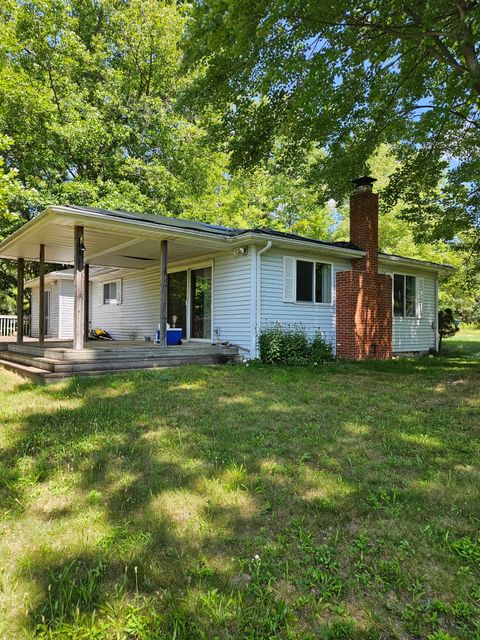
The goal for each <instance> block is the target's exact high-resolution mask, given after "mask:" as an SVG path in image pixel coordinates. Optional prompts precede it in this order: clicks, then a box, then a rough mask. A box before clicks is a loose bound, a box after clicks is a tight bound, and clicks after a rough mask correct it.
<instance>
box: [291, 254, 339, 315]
mask: <svg viewBox="0 0 480 640" xmlns="http://www.w3.org/2000/svg"><path fill="white" fill-rule="evenodd" d="M296 301H297V302H319V303H327V304H329V303H331V301H332V265H331V264H328V263H324V262H313V261H310V260H297V261H296Z"/></svg>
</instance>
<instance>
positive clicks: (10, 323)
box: [0, 316, 30, 337]
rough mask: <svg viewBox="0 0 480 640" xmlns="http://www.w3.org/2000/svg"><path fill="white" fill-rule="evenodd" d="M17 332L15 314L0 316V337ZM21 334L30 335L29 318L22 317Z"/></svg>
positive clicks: (13, 334)
mask: <svg viewBox="0 0 480 640" xmlns="http://www.w3.org/2000/svg"><path fill="white" fill-rule="evenodd" d="M16 334H17V316H0V337H9V336H15V335H16ZM23 335H25V336H28V335H30V318H29V317H28V316H26V317H25V318H24V319H23Z"/></svg>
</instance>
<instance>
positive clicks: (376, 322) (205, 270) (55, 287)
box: [0, 177, 452, 359]
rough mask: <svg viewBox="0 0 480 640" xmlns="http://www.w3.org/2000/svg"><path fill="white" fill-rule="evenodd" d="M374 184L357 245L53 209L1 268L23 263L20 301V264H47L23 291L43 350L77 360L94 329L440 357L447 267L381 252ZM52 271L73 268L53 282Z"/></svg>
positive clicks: (368, 187)
mask: <svg viewBox="0 0 480 640" xmlns="http://www.w3.org/2000/svg"><path fill="white" fill-rule="evenodd" d="M373 182H374V179H373V178H370V177H363V178H360V179H358V180H355V181H354V184H355V191H354V193H353V195H352V196H351V200H350V241H349V242H324V241H321V240H314V239H311V238H305V237H301V236H298V235H294V234H289V233H281V232H277V231H274V230H271V229H265V228H256V229H234V228H227V227H223V226H218V225H212V224H206V223H201V222H196V221H191V220H184V219H179V218H170V217H162V216H156V215H146V214H135V213H127V212H119V211H107V210H101V209H92V208H88V207H78V206H51V207H48V208H47V209H46V210H45V211H44V212H42V213H41V214H39V215H38V216H37V217H36V218H34V219H33V220H32V221H30V222H29V223H27V224H26V225H24V226H23V227H22V228H21V229H20V230H18V231H17V232H15V233H14V234H12V235H11V236H10V237H9V238H7V239H6V240H5V241H4V242H2V243H1V244H0V257H2V258H9V259H16V260H18V265H19V269H18V273H19V276H18V278H19V298H20V299H21V297H22V296H23V268H24V266H23V265H24V260H40V265H41V267H40V271H41V276H40V277H39V278H38V279H36V280H35V281H31V282H29V283H27V286H29V287H31V288H32V325H33V326H34V327H35V329H34V331H33V335H34V336H38V338H39V342H40V343H41V344H42V343H43V342H44V340H45V337H46V336H47V337H48V336H49V335H50V336H52V337H55V338H59V339H64V338H73V349H74V350H82V349H84V348H85V346H86V344H85V340H86V337H87V330H88V326H89V325H90V326H92V327H97V326H98V327H101V328H103V329H106V330H107V331H109V332H110V333H111V334H112V336H113V337H114V338H116V339H117V340H120V341H122V340H130V341H131V340H139V341H140V340H141V341H144V340H145V337H150V338H151V337H153V336H154V335H155V331H156V329H157V327H159V328H160V341H161V345H162V346H164V345H165V344H166V330H167V326H168V325H169V326H170V327H176V328H180V329H182V333H183V338H184V341H185V342H188V343H195V342H199V343H202V342H203V343H209V344H212V343H213V344H219V343H229V344H231V345H235V346H236V347H237V348H238V349H239V350H240V353H241V354H242V355H244V356H245V357H247V358H255V357H256V356H257V335H258V332H259V330H260V329H261V328H262V327H264V326H267V325H269V324H271V323H274V322H280V323H286V324H290V323H301V324H302V325H303V326H304V327H305V328H306V330H307V331H308V332H309V333H310V334H313V333H314V332H316V331H318V330H320V331H322V332H323V334H324V336H325V337H326V339H327V340H328V341H330V342H331V343H332V345H333V347H334V350H335V352H336V354H337V356H338V357H341V358H351V359H363V358H380V359H385V358H390V357H391V356H392V354H398V353H404V352H408V353H410V352H417V353H422V352H426V351H428V350H429V349H436V347H437V340H438V331H437V310H438V284H439V278H441V277H443V276H445V275H448V274H449V273H450V272H451V271H452V267H450V266H449V265H443V264H436V263H431V262H425V261H421V260H415V259H412V258H408V257H403V256H396V255H389V254H385V253H382V252H379V251H378V196H377V194H375V193H374V192H373V189H372V187H373ZM46 262H48V263H57V264H73V265H74V266H73V269H70V270H68V271H65V272H62V271H54V272H51V273H49V274H44V273H43V269H44V264H45V263H46ZM18 309H19V313H22V305H21V304H20V303H19V305H18ZM42 319H43V320H42ZM22 340H23V336H22V335H19V336H17V342H20V343H21V342H22Z"/></svg>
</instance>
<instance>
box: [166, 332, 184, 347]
mask: <svg viewBox="0 0 480 640" xmlns="http://www.w3.org/2000/svg"><path fill="white" fill-rule="evenodd" d="M182 337H183V329H167V345H175V344H180V343H181V342H182Z"/></svg>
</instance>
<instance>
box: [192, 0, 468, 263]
mask: <svg viewBox="0 0 480 640" xmlns="http://www.w3.org/2000/svg"><path fill="white" fill-rule="evenodd" d="M193 5H194V10H193V17H192V19H191V20H190V22H189V23H188V31H187V55H186V61H185V62H186V66H187V68H189V69H195V72H196V75H195V78H196V80H195V83H194V84H193V85H192V87H190V89H189V91H188V92H187V94H186V102H187V103H188V104H195V105H196V106H197V107H198V106H200V107H203V108H205V109H212V108H213V109H217V110H218V113H220V114H221V118H220V124H219V125H217V124H216V126H215V127H214V128H213V130H214V131H215V132H216V133H217V135H219V136H224V135H228V136H229V140H230V149H231V150H232V159H233V162H234V164H235V165H237V166H250V165H255V164H257V163H258V162H260V161H262V160H263V159H265V158H266V157H269V155H270V153H271V150H272V147H273V145H274V144H275V141H276V140H277V139H278V137H282V138H284V139H285V140H286V143H287V144H288V145H289V146H290V150H291V161H292V163H295V162H296V158H297V157H298V154H299V153H300V152H301V150H303V149H308V148H310V147H311V145H312V144H314V145H316V146H318V147H321V148H323V149H324V150H326V152H327V153H325V154H324V155H319V156H318V162H317V163H316V165H315V166H314V167H312V172H311V178H312V180H313V181H315V182H316V183H317V184H318V183H320V184H328V185H329V187H330V189H331V191H332V193H331V195H332V196H333V197H335V198H337V199H340V198H341V197H342V196H343V195H345V194H346V193H347V190H348V188H349V179H350V178H352V177H355V176H357V175H361V174H362V173H363V172H364V171H365V167H366V163H367V161H368V159H369V158H370V157H371V156H372V155H373V154H374V153H375V151H376V149H378V147H379V145H380V144H381V143H388V144H389V145H391V147H392V148H393V151H394V153H395V155H396V156H397V158H398V159H399V160H400V164H399V166H398V168H397V169H396V171H395V172H394V174H393V175H392V179H391V180H390V181H389V185H388V189H387V190H386V193H385V194H384V202H385V204H386V206H391V205H392V204H393V203H394V202H396V201H397V200H398V199H399V198H403V200H404V201H408V202H409V205H410V207H409V210H408V211H405V212H404V215H405V216H407V217H408V218H409V219H410V220H411V221H413V222H414V223H415V230H416V234H417V237H422V238H423V239H428V240H430V239H432V238H433V239H438V238H441V239H449V240H452V239H455V240H458V237H459V234H468V237H467V238H461V239H460V240H459V241H463V242H465V243H467V244H469V245H470V246H471V247H475V248H476V247H478V242H479V238H480V214H479V204H480V201H479V198H480V191H479V185H478V175H479V172H480V159H479V158H480V156H479V153H478V152H479V147H480V121H479V112H478V107H479V94H480V64H479V42H478V40H479V38H478V35H479V30H480V12H479V10H478V3H477V2H468V0H437V1H436V2H405V0H385V1H382V2H372V1H371V0H359V1H358V2H355V3H352V2H350V1H349V0H335V2H332V1H331V0H315V1H311V0H195V1H194V3H193ZM440 179H442V183H441V186H440V188H439V186H438V185H439V181H440ZM476 255H478V252H477V254H476Z"/></svg>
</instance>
